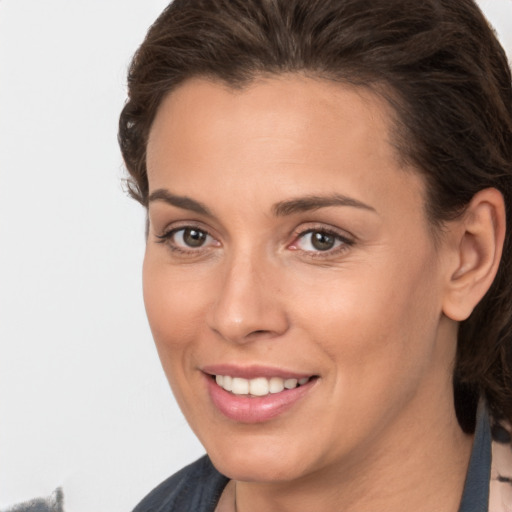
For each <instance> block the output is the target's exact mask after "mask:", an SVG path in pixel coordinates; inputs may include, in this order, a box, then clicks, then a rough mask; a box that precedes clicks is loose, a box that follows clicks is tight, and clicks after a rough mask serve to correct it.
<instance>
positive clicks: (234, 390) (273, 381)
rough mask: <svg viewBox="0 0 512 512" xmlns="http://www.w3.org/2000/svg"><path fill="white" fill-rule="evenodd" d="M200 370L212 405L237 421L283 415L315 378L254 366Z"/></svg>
mask: <svg viewBox="0 0 512 512" xmlns="http://www.w3.org/2000/svg"><path fill="white" fill-rule="evenodd" d="M203 372H204V374H205V378H206V381H207V388H208V393H209V396H210V398H211V400H212V403H213V405H214V406H215V407H216V408H217V409H218V410H219V411H220V412H221V413H222V414H223V415H224V416H226V417H227V418H229V419H230V420H232V421H236V422H240V423H261V422H265V421H269V420H272V419H274V418H276V417H277V416H280V415H281V414H284V413H285V412H286V411H287V410H289V409H291V408H292V407H294V406H295V405H299V403H300V402H301V401H302V400H301V399H302V397H304V396H305V395H306V394H308V393H309V392H310V390H311V389H312V388H313V386H314V385H315V383H316V381H317V380H318V378H317V376H315V375H305V374H299V373H295V372H288V371H285V370H279V369H272V368H267V367H255V366H252V367H248V368H240V367H234V366H231V365H219V366H215V367H213V366H212V367H205V368H204V369H203Z"/></svg>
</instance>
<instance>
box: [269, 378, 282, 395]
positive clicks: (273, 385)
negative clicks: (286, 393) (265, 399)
mask: <svg viewBox="0 0 512 512" xmlns="http://www.w3.org/2000/svg"><path fill="white" fill-rule="evenodd" d="M268 382H269V386H268V387H269V391H270V392H271V393H281V391H283V389H284V380H283V379H281V377H272V378H271V379H270V380H269V381H268Z"/></svg>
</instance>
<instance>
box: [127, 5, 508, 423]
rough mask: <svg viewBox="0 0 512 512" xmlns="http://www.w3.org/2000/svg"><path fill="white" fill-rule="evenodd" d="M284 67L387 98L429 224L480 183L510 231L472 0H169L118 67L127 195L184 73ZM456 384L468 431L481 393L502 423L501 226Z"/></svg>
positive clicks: (504, 291) (502, 93)
mask: <svg viewBox="0 0 512 512" xmlns="http://www.w3.org/2000/svg"><path fill="white" fill-rule="evenodd" d="M288 72H302V73H307V74H309V75H312V76H316V77H321V78H325V79H329V80H335V81H342V82H345V83H347V82H348V83H351V84H355V85H359V86H366V87H371V88H373V89H374V90H375V91H377V92H378V93H380V94H384V95H385V96H386V99H387V100H388V101H389V102H390V103H391V104H392V106H393V108H394V110H395V112H396V116H397V119H396V133H395V135H396V144H397V147H398V150H399V152H400V154H401V156H402V158H403V159H404V160H405V161H407V162H408V163H411V164H412V165H413V166H414V167H415V168H416V169H418V170H419V172H421V173H422V175H424V177H425V179H426V182H427V187H428V199H427V213H428V215H429V218H430V220H431V222H432V224H433V226H440V225H442V223H443V221H446V220H448V219H452V218H455V217H456V216H457V215H460V214H461V212H463V211H464V208H465V206H466V205H467V204H468V203H469V201H470V200H471V198H472V197H473V196H474V195H475V193H476V192H478V191H479V190H481V189H484V188H487V187H495V188H497V189H498V190H500V191H501V193H502V194H503V196H504V198H505V202H506V214H507V221H508V225H509V226H512V88H511V76H510V69H509V67H508V63H507V59H506V56H505V53H504V51H503V49H502V47H501V46H500V44H499V43H498V41H497V39H496V37H495V35H494V33H493V31H492V29H491V28H490V26H489V24H488V23H487V21H486V20H485V18H484V16H483V15H482V13H481V11H480V10H479V9H478V7H477V6H476V4H475V3H474V2H473V1H472V0H423V1H422V2H418V1H417V0H175V1H174V2H173V3H171V4H170V5H169V6H168V7H167V8H166V9H165V10H164V12H163V13H162V14H161V15H160V17H159V18H158V19H157V21H156V22H155V23H154V24H153V25H152V27H151V28H150V30H149V31H148V34H147V36H146V39H145V41H144V42H143V44H142V46H141V47H140V48H139V50H138V51H137V53H136V54H135V56H134V58H133V61H132V64H131V67H130V70H129V75H128V101H127V103H126V105H125V107H124V109H123V111H122V114H121V118H120V123H119V143H120V146H121V151H122V154H123V157H124V160H125V163H126V167H127V169H128V172H129V173H130V176H131V178H130V180H129V190H130V193H131V195H132V196H133V197H134V198H136V199H137V200H138V201H140V202H141V203H142V204H143V205H146V204H147V196H148V181H147V175H146V144H147V140H148V134H149V130H150V128H151V124H152V122H153V119H154V117H155V114H156V111H157V109H158V107H159V105H160V103H161V101H162V99H163V97H164V96H165V95H166V94H168V93H169V91H172V90H173V89H174V88H175V87H176V86H177V85H179V84H181V83H183V82H184V81H185V80H187V79H188V78H191V77H194V76H204V77H211V78H214V79H217V80H221V81H224V82H226V83H227V84H229V85H231V86H232V87H243V85H244V84H246V83H248V82H249V81H251V80H252V79H254V78H255V77H257V76H260V75H262V74H263V75H266V74H280V73H288ZM386 91H387V94H386ZM454 389H455V404H456V409H457V414H458V417H459V421H460V422H461V425H462V427H463V428H464V429H465V430H466V431H470V430H472V428H473V427H474V411H475V404H476V400H477V398H478V396H479V395H481V394H483V395H484V396H486V398H487V400H488V403H489V405H490V407H491V410H492V412H493V413H494V415H495V416H496V417H498V418H503V417H504V418H507V419H508V420H509V421H511V422H512V236H511V232H510V230H509V231H508V232H507V235H506V240H505V247H504V253H503V258H502V261H501V265H500V268H499V271H498V275H497V277H496V279H495V281H494V283H493V285H492V287H491V289H490V290H489V292H488V293H487V294H486V296H485V297H484V299H483V300H482V301H481V302H480V304H479V305H478V306H477V307H476V308H475V310H474V312H473V313H472V315H471V316H470V318H469V319H468V320H466V321H464V322H462V323H461V325H460V330H459V340H458V354H457V361H456V365H455V372H454Z"/></svg>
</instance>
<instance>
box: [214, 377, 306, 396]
mask: <svg viewBox="0 0 512 512" xmlns="http://www.w3.org/2000/svg"><path fill="white" fill-rule="evenodd" d="M215 382H217V384H218V385H219V386H220V387H221V388H223V389H225V390H226V391H231V392H232V393H233V394H235V395H252V396H266V395H268V394H269V393H281V391H284V390H285V389H294V388H296V387H297V386H303V385H304V384H307V383H308V382H309V377H303V378H302V379H299V380H297V379H286V380H285V379H282V378H281V377H272V378H270V379H267V378H265V377H257V378H255V379H242V378H241V377H231V376H230V375H216V376H215Z"/></svg>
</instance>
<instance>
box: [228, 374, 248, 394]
mask: <svg viewBox="0 0 512 512" xmlns="http://www.w3.org/2000/svg"><path fill="white" fill-rule="evenodd" d="M231 392H232V393H234V394H235V395H248V394H249V381H248V380H247V379H242V378H240V377H233V380H232V383H231Z"/></svg>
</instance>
